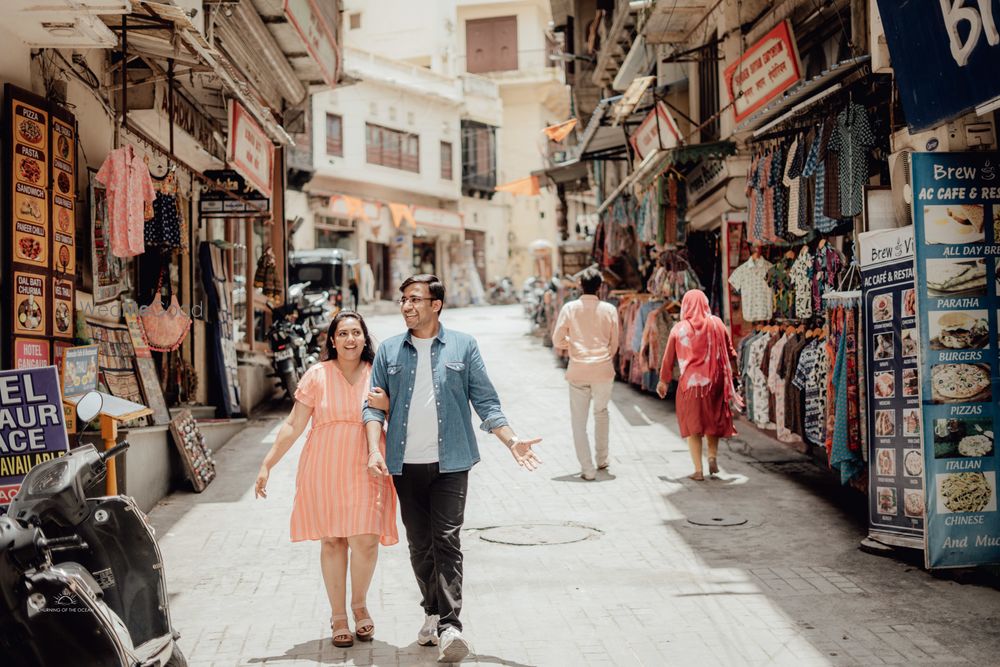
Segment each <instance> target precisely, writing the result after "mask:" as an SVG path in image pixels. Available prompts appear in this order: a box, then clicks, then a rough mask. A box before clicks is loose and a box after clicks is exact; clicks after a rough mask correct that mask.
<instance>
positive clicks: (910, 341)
mask: <svg viewBox="0 0 1000 667" xmlns="http://www.w3.org/2000/svg"><path fill="white" fill-rule="evenodd" d="M899 347H900V349H901V351H902V354H903V357H904V358H905V357H915V356H917V350H919V349H920V345H919V343H917V330H916V329H903V330H902V331H900V332H899Z"/></svg>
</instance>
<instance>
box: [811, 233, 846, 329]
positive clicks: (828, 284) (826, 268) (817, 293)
mask: <svg viewBox="0 0 1000 667" xmlns="http://www.w3.org/2000/svg"><path fill="white" fill-rule="evenodd" d="M843 268H844V256H843V255H841V254H840V251H839V250H837V249H836V248H834V247H833V246H832V245H830V244H829V243H826V244H824V245H823V247H822V248H819V249H818V250H816V256H815V257H814V258H813V277H812V284H813V311H814V312H817V313H818V312H820V311H822V310H823V295H824V294H826V292H828V291H829V290H832V289H835V288H836V287H837V281H838V279H839V277H840V271H841V269H843Z"/></svg>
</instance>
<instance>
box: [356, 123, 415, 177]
mask: <svg viewBox="0 0 1000 667" xmlns="http://www.w3.org/2000/svg"><path fill="white" fill-rule="evenodd" d="M365 148H366V159H367V160H368V163H369V164H380V165H382V166H383V167H393V168H394V169H403V170H404V171H412V172H414V173H420V137H419V136H417V135H415V134H410V133H409V132H401V131H399V130H392V129H389V128H387V127H382V126H381V125H373V124H371V123H366V124H365Z"/></svg>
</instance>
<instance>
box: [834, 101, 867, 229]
mask: <svg viewBox="0 0 1000 667" xmlns="http://www.w3.org/2000/svg"><path fill="white" fill-rule="evenodd" d="M874 143H875V137H874V135H873V134H872V129H871V123H870V121H869V120H868V112H867V111H865V108H864V107H863V106H861V105H860V104H850V105H848V107H847V108H846V109H844V110H843V111H841V112H840V113H839V114H838V115H837V124H836V126H835V127H834V129H833V134H832V135H831V136H830V150H831V151H834V152H836V153H837V154H838V160H837V164H838V167H839V174H838V175H839V187H840V215H841V217H844V218H851V217H854V216H856V215H859V214H860V213H861V211H862V210H863V209H864V187H865V185H866V184H867V183H868V151H869V150H870V149H871V147H872V145H873V144H874Z"/></svg>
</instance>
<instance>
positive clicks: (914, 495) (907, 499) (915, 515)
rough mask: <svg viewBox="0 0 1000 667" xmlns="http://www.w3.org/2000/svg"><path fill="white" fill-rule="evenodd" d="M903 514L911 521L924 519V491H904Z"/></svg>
mask: <svg viewBox="0 0 1000 667" xmlns="http://www.w3.org/2000/svg"><path fill="white" fill-rule="evenodd" d="M903 514H905V515H906V516H908V517H910V518H911V519H922V518H923V517H924V490H923V489H903Z"/></svg>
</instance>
